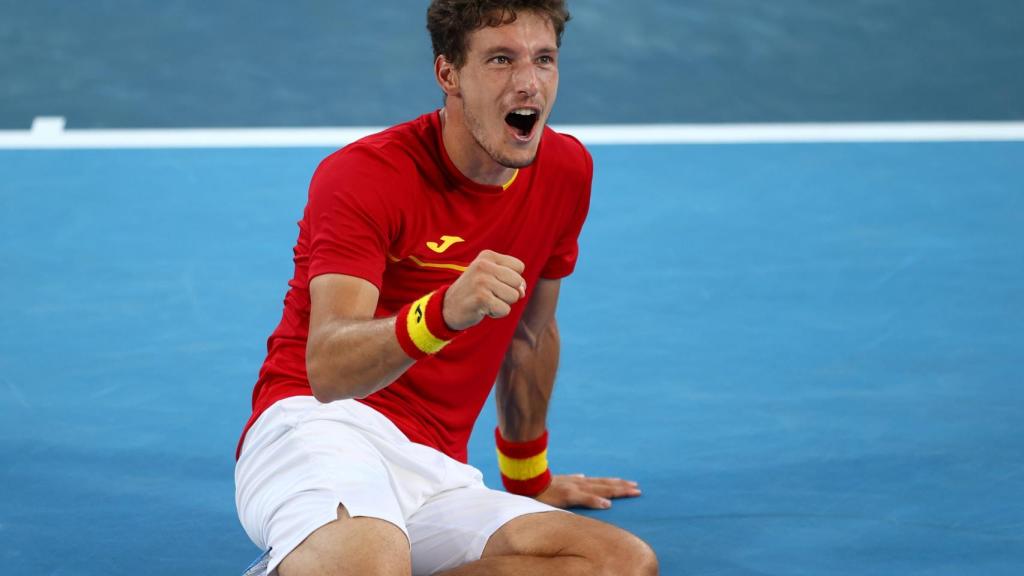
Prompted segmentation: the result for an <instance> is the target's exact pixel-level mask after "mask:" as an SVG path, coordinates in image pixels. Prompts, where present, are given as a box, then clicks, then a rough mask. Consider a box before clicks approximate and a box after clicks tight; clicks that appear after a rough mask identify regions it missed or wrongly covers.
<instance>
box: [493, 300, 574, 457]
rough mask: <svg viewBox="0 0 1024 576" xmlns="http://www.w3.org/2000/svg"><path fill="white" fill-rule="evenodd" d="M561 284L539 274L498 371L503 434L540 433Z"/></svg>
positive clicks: (525, 436)
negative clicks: (540, 276) (540, 278)
mask: <svg viewBox="0 0 1024 576" xmlns="http://www.w3.org/2000/svg"><path fill="white" fill-rule="evenodd" d="M560 287H561V281H560V280H540V281H539V282H538V283H537V286H536V287H534V290H533V294H532V295H531V297H530V302H529V303H528V304H527V306H526V310H524V311H523V316H522V318H520V320H519V325H518V326H516V331H515V335H514V336H513V337H512V343H511V344H509V347H508V351H507V352H506V353H505V360H504V362H502V365H501V370H500V371H499V372H498V381H497V388H496V392H495V399H496V401H497V405H498V426H499V428H501V435H502V436H503V437H504V438H505V439H506V440H511V441H513V442H525V441H527V440H532V439H534V438H537V437H538V436H540V435H541V434H543V433H544V430H545V427H546V422H547V414H548V402H549V401H550V400H551V391H552V389H553V388H554V385H555V373H556V372H557V371H558V357H559V351H560V341H559V338H558V324H557V323H556V322H555V307H556V305H557V303H558V292H559V289H560Z"/></svg>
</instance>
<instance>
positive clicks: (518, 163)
mask: <svg viewBox="0 0 1024 576" xmlns="http://www.w3.org/2000/svg"><path fill="white" fill-rule="evenodd" d="M491 158H493V159H494V161H495V162H497V163H498V164H501V165H502V166H504V167H506V168H517V169H518V168H526V167H527V166H529V165H530V164H533V161H534V160H536V159H537V147H536V146H531V147H530V149H529V150H516V151H515V152H514V153H499V154H492V155H491Z"/></svg>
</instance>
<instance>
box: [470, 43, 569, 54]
mask: <svg viewBox="0 0 1024 576" xmlns="http://www.w3.org/2000/svg"><path fill="white" fill-rule="evenodd" d="M557 52H558V47H556V46H552V45H548V46H543V47H541V48H538V49H537V54H555V53H557ZM518 53H519V50H518V49H516V48H512V47H509V46H494V47H493V48H489V49H487V50H485V51H484V54H485V55H487V56H493V55H494V54H518Z"/></svg>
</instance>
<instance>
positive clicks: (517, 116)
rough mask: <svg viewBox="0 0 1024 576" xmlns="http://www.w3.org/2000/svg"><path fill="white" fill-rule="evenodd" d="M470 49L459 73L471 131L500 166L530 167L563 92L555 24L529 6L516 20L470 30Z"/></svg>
mask: <svg viewBox="0 0 1024 576" xmlns="http://www.w3.org/2000/svg"><path fill="white" fill-rule="evenodd" d="M467 48H468V49H467V54H466V60H465V63H464V64H463V66H462V68H461V69H459V70H458V76H459V92H460V93H459V95H460V97H461V102H462V113H463V116H464V118H465V122H466V126H467V128H468V129H469V132H470V134H471V135H472V136H473V139H474V140H476V143H477V144H478V145H479V146H480V147H481V148H482V149H483V150H484V151H486V152H487V154H488V155H490V157H491V158H492V159H494V161H495V162H497V163H498V164H501V165H503V166H506V167H508V168H522V167H524V166H528V165H529V164H530V163H532V162H533V159H534V158H535V157H536V155H537V147H538V146H539V145H540V137H541V133H542V132H543V128H544V124H545V123H546V122H547V119H548V116H549V115H550V113H551V107H552V106H553V105H554V103H555V96H556V94H557V92H558V47H557V45H556V38H555V30H554V27H553V26H552V25H551V22H550V21H549V20H548V19H547V18H545V17H543V16H540V15H538V14H536V13H534V12H530V11H525V10H524V11H521V12H518V13H517V18H516V20H515V22H513V23H511V24H506V25H504V26H500V27H497V28H492V27H484V28H481V29H479V30H476V31H474V32H472V33H470V35H469V37H468V38H467Z"/></svg>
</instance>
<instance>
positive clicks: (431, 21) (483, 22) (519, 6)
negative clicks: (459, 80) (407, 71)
mask: <svg viewBox="0 0 1024 576" xmlns="http://www.w3.org/2000/svg"><path fill="white" fill-rule="evenodd" d="M520 10H529V11H533V12H536V13H538V14H540V15H542V16H545V17H547V18H548V19H549V20H550V21H551V25H552V26H554V28H555V39H556V42H557V45H558V46H561V45H562V32H563V31H564V30H565V23H566V22H568V21H569V18H570V16H569V10H568V9H567V8H566V6H565V0H433V1H432V2H431V3H430V8H427V30H429V31H430V41H431V43H432V44H433V45H434V58H435V59H436V58H437V57H438V56H441V55H442V54H443V55H444V57H445V58H446V59H447V60H448V61H449V62H451V63H452V65H453V66H455V67H456V68H461V67H462V65H463V64H465V61H466V38H467V37H468V36H469V33H470V32H473V31H474V30H478V29H480V28H483V27H485V26H502V25H505V24H511V23H512V22H515V20H516V12H518V11H520Z"/></svg>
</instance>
